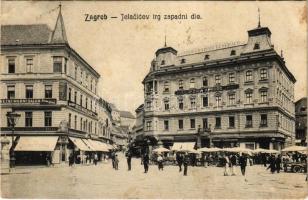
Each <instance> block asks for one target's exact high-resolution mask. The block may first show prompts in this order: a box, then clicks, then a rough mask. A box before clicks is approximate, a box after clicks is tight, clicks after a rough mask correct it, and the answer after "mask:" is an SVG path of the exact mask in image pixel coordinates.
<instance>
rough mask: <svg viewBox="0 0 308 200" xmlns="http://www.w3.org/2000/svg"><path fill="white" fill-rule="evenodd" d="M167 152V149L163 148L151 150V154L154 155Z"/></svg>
mask: <svg viewBox="0 0 308 200" xmlns="http://www.w3.org/2000/svg"><path fill="white" fill-rule="evenodd" d="M169 151H170V150H169V149H166V148H164V147H159V148H157V149H154V150H153V152H155V153H162V152H169Z"/></svg>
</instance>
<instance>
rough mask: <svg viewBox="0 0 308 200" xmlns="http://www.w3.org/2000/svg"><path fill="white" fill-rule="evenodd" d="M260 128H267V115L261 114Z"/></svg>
mask: <svg viewBox="0 0 308 200" xmlns="http://www.w3.org/2000/svg"><path fill="white" fill-rule="evenodd" d="M260 126H261V127H266V126H267V114H261V123H260Z"/></svg>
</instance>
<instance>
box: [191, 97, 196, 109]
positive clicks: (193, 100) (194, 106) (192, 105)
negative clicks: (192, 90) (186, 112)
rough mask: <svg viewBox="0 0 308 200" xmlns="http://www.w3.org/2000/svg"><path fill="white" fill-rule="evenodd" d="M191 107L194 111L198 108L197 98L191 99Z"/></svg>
mask: <svg viewBox="0 0 308 200" xmlns="http://www.w3.org/2000/svg"><path fill="white" fill-rule="evenodd" d="M190 107H191V108H192V109H194V108H196V98H191V99H190Z"/></svg>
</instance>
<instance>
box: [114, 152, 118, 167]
mask: <svg viewBox="0 0 308 200" xmlns="http://www.w3.org/2000/svg"><path fill="white" fill-rule="evenodd" d="M114 169H115V170H119V159H118V155H117V154H116V155H115V158H114Z"/></svg>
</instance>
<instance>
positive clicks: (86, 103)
mask: <svg viewBox="0 0 308 200" xmlns="http://www.w3.org/2000/svg"><path fill="white" fill-rule="evenodd" d="M86 108H88V97H86Z"/></svg>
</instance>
